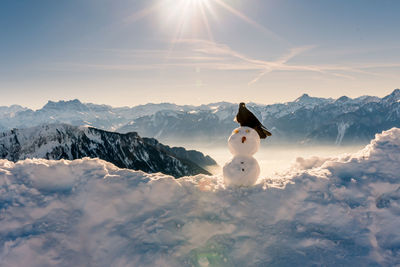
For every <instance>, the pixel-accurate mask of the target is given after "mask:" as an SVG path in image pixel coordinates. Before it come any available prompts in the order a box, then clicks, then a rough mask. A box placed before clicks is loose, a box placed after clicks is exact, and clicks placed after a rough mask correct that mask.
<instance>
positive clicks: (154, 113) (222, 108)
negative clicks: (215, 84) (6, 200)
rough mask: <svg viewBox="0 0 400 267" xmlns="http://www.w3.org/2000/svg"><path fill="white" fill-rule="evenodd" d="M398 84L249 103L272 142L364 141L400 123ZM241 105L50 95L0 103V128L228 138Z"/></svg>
mask: <svg viewBox="0 0 400 267" xmlns="http://www.w3.org/2000/svg"><path fill="white" fill-rule="evenodd" d="M399 101H400V89H396V90H394V91H393V92H392V93H391V94H389V95H387V96H386V97H383V98H378V97H374V96H361V97H358V98H354V99H352V98H348V97H345V96H343V97H340V98H338V99H331V98H317V97H311V96H309V95H307V94H304V95H302V96H301V97H299V98H297V99H296V100H294V101H292V102H287V103H282V104H272V105H261V104H255V103H249V104H248V107H249V109H250V110H252V111H253V112H254V113H255V114H256V116H257V117H258V118H260V120H262V122H263V124H264V125H265V126H267V127H268V128H269V129H270V130H271V131H272V133H273V136H272V137H271V138H270V141H271V143H274V142H275V143H279V142H292V143H321V142H326V143H329V144H334V143H336V144H342V143H343V144H345V143H355V142H356V143H366V142H368V141H369V140H370V139H371V138H373V136H374V135H375V134H376V133H379V132H381V131H383V130H387V129H390V128H391V127H399V126H400V102H399ZM237 108H238V105H237V104H234V103H227V102H220V103H213V104H208V105H201V106H189V105H184V106H180V105H175V104H168V103H163V104H146V105H141V106H135V107H132V108H129V107H122V108H113V107H111V106H107V105H95V104H84V103H81V102H80V101H79V100H71V101H59V102H52V101H49V102H48V103H47V104H46V105H45V106H44V107H43V108H41V109H39V110H36V111H33V110H31V109H26V108H23V107H20V106H11V107H0V130H7V129H12V128H25V127H31V126H36V125H39V124H42V123H68V124H72V125H77V126H82V125H89V126H92V127H96V128H100V129H103V130H109V131H118V132H124V133H127V132H131V131H135V132H138V133H139V134H140V135H141V136H146V137H154V138H157V139H158V140H160V141H162V142H169V141H172V142H174V141H182V140H190V141H195V140H196V141H205V142H215V143H217V142H226V138H227V137H228V136H229V134H230V133H231V131H232V129H233V128H235V127H236V126H237V124H236V123H235V122H233V118H234V116H235V115H236V113H237Z"/></svg>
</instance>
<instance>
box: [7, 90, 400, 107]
mask: <svg viewBox="0 0 400 267" xmlns="http://www.w3.org/2000/svg"><path fill="white" fill-rule="evenodd" d="M395 90H400V88H394V89H392V90H389V91H388V92H387V93H383V94H382V95H369V94H363V95H356V96H350V95H338V96H329V97H326V96H316V95H312V94H310V93H307V92H304V93H302V94H300V95H298V96H295V97H294V98H292V99H289V100H286V101H280V102H273V103H263V102H256V101H244V102H245V103H254V104H258V105H274V104H281V103H288V102H293V101H295V100H296V99H298V98H300V97H301V96H303V95H308V96H310V97H312V98H324V99H338V98H340V97H343V96H346V97H349V98H352V99H355V98H358V97H362V96H371V97H379V98H383V97H385V96H387V95H390V94H391V93H393V92H394V91H395ZM74 100H78V101H79V102H81V103H82V104H94V105H106V106H110V107H112V108H125V107H126V108H133V107H137V106H145V105H151V104H153V105H160V104H172V105H177V106H195V107H198V106H202V105H205V106H207V105H212V104H217V103H223V102H225V103H231V104H239V103H240V102H243V101H237V102H234V101H227V100H221V101H213V102H206V103H200V104H190V103H182V104H181V103H177V102H147V103H139V104H134V105H119V106H118V105H112V104H109V103H104V102H103V103H98V102H93V101H90V100H89V101H86V100H84V99H80V98H77V97H75V98H70V99H67V98H65V99H57V100H54V99H48V100H45V101H44V104H42V105H38V106H34V107H32V106H31V107H30V106H26V105H23V104H20V103H12V104H9V105H2V104H0V107H11V106H14V105H17V106H21V107H23V108H28V109H31V110H39V109H41V108H43V107H44V106H45V105H46V104H48V103H49V102H54V103H58V102H71V101H74ZM0 103H1V102H0Z"/></svg>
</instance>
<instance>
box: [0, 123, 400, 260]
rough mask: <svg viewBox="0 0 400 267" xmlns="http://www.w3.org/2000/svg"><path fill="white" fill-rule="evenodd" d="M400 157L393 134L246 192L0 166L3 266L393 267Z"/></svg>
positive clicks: (112, 171) (89, 162)
mask: <svg viewBox="0 0 400 267" xmlns="http://www.w3.org/2000/svg"><path fill="white" fill-rule="evenodd" d="M399 151H400V129H398V128H394V129H391V130H389V131H386V132H383V133H382V134H379V135H377V136H376V138H375V139H374V140H373V141H372V142H371V143H370V144H369V145H368V146H366V147H365V148H364V149H363V150H361V151H359V152H358V153H355V154H351V155H344V156H340V157H337V158H330V159H321V158H311V159H301V158H300V159H298V161H297V165H296V166H294V167H293V169H291V170H288V171H287V173H285V174H281V175H280V176H277V177H273V178H271V177H269V178H268V179H262V180H260V181H259V184H258V185H256V186H254V187H251V188H225V187H224V186H223V184H221V177H209V176H204V175H198V176H194V177H184V178H181V179H178V180H176V179H173V178H172V177H170V176H165V175H162V174H146V173H143V172H140V171H131V170H127V169H119V168H117V167H115V166H114V165H112V164H110V163H107V162H105V161H102V160H98V159H88V158H85V159H80V160H74V161H64V160H61V161H51V160H50V161H49V160H44V159H36V160H25V161H20V162H18V163H13V162H10V161H7V160H0V207H1V210H0V212H1V213H0V243H1V246H0V265H1V266H299V264H301V266H396V265H399V264H400V231H399V230H398V229H399V228H400V208H399V207H400V153H399ZM285 185H286V186H285Z"/></svg>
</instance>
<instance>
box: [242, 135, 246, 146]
mask: <svg viewBox="0 0 400 267" xmlns="http://www.w3.org/2000/svg"><path fill="white" fill-rule="evenodd" d="M245 141H246V136H243V137H242V144H243V143H244V142H245Z"/></svg>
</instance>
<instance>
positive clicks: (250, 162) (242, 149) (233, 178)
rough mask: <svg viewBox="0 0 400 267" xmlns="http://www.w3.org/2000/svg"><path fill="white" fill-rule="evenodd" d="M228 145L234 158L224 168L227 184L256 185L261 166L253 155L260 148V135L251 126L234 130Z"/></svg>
mask: <svg viewBox="0 0 400 267" xmlns="http://www.w3.org/2000/svg"><path fill="white" fill-rule="evenodd" d="M228 147H229V150H230V152H231V153H232V154H233V158H232V159H231V160H230V161H229V162H227V163H226V164H225V166H224V168H223V176H224V182H225V184H226V185H227V186H251V185H254V184H255V183H256V181H257V179H258V176H259V175H260V166H259V165H258V162H257V160H256V159H255V158H253V155H254V154H255V153H256V152H257V151H258V149H259V148H260V137H259V135H258V133H257V132H256V131H255V130H253V129H252V128H250V127H239V128H237V129H235V130H233V132H232V135H231V136H230V137H229V139H228Z"/></svg>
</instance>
